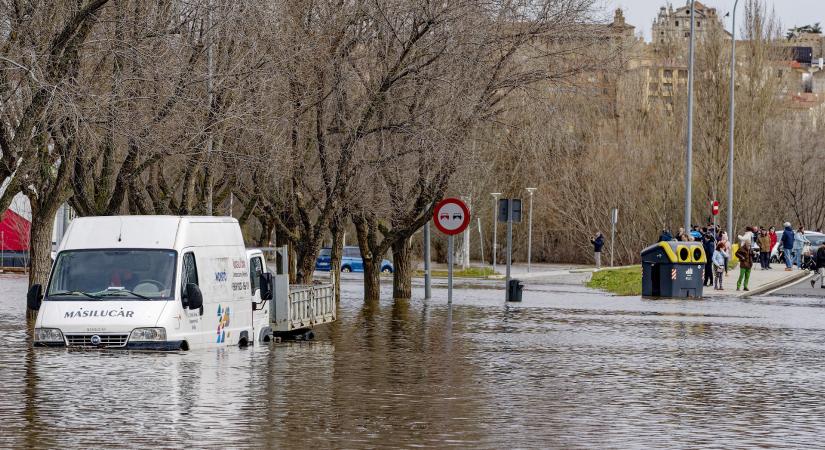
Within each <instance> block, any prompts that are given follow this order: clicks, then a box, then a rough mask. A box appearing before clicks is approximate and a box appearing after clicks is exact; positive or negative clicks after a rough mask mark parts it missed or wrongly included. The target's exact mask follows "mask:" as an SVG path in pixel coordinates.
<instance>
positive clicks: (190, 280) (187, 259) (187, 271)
mask: <svg viewBox="0 0 825 450" xmlns="http://www.w3.org/2000/svg"><path fill="white" fill-rule="evenodd" d="M182 253H183V257H182V258H181V270H180V290H181V292H180V298H181V302H182V303H183V305H182V306H183V308H184V312H185V315H186V321H187V324H186V328H185V329H186V330H187V331H188V332H190V333H192V334H193V336H192V338H191V339H190V343H189V345H190V347H191V346H192V344H193V343H194V344H201V343H202V341H203V339H202V336H201V334H202V332H203V307H201V308H199V309H189V307H188V303H187V298H186V285H187V284H195V285H197V286H199V287H200V277H199V276H198V261H197V257H196V256H195V253H194V251H193V249H186V250H183V252H182Z"/></svg>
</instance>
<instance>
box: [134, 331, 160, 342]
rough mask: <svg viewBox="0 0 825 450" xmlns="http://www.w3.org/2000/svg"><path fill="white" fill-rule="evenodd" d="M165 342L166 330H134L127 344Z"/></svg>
mask: <svg viewBox="0 0 825 450" xmlns="http://www.w3.org/2000/svg"><path fill="white" fill-rule="evenodd" d="M165 340H166V328H135V329H134V330H132V334H131V335H129V342H147V341H148V342H158V341H165Z"/></svg>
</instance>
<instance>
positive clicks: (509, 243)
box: [504, 200, 513, 302]
mask: <svg viewBox="0 0 825 450" xmlns="http://www.w3.org/2000/svg"><path fill="white" fill-rule="evenodd" d="M512 264H513V202H512V200H511V201H509V202H508V205H507V283H506V284H505V285H504V300H505V301H508V302H509V301H510V266H511V265H512Z"/></svg>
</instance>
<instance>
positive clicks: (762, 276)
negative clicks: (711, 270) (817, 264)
mask: <svg viewBox="0 0 825 450" xmlns="http://www.w3.org/2000/svg"><path fill="white" fill-rule="evenodd" d="M772 267H773V269H771V270H762V269H760V268H758V267H754V268H753V269H752V270H751V276H750V280H749V281H748V289H750V290H749V291H747V292H746V291H743V290H739V291H737V290H736V280H738V279H739V267H738V266H737V267H736V268H735V269H732V270H729V271H728V276H727V277H724V279H723V280H722V286H723V287H724V289H723V290H721V291H717V290H715V289H713V287H712V286H710V287H708V286H705V288H704V291H703V294H704V297H738V298H745V297H751V296H754V295H760V294H764V293H766V292H768V291H772V290H774V289H777V288H780V287H782V286H785V285H787V284H790V283H793V282H796V281H799V280H802V279H805V278H807V277H809V276H811V272H809V271H807V270H799V269H794V270H793V271H792V272H786V271H785V265H784V264H773V266H772Z"/></svg>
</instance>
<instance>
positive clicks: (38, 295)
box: [26, 284, 43, 311]
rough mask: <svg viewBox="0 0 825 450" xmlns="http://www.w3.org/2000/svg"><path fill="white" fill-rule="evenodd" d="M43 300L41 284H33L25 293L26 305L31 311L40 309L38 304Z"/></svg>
mask: <svg viewBox="0 0 825 450" xmlns="http://www.w3.org/2000/svg"><path fill="white" fill-rule="evenodd" d="M42 302H43V286H41V285H39V284H33V285H32V287H30V288H29V293H28V294H27V295H26V307H28V308H29V309H30V310H32V311H37V310H39V309H40V304H41V303H42Z"/></svg>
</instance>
